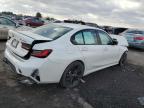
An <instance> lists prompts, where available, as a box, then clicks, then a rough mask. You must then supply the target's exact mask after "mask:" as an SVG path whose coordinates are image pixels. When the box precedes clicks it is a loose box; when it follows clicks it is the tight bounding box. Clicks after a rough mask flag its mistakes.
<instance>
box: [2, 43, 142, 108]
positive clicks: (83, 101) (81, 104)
mask: <svg viewBox="0 0 144 108" xmlns="http://www.w3.org/2000/svg"><path fill="white" fill-rule="evenodd" d="M4 48H5V41H0V108H26V107H27V108H40V107H41V108H47V107H49V108H143V106H142V103H140V102H139V100H138V98H139V97H140V98H141V97H144V62H143V61H144V56H143V55H144V52H143V51H141V50H137V49H129V53H128V63H127V64H126V65H125V66H124V67H123V68H121V67H119V66H113V67H110V68H107V69H104V70H101V71H98V72H95V73H93V74H90V75H88V76H86V77H85V78H84V80H85V81H86V83H82V84H80V86H79V87H77V88H74V89H62V88H60V87H59V86H58V84H47V85H33V86H26V85H22V84H19V83H18V82H17V76H16V75H15V74H14V73H12V72H11V70H10V69H9V67H8V66H7V65H5V64H4V63H3V61H2V59H3V53H4Z"/></svg>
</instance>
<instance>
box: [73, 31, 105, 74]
mask: <svg viewBox="0 0 144 108" xmlns="http://www.w3.org/2000/svg"><path fill="white" fill-rule="evenodd" d="M73 40H74V41H73V42H74V43H75V44H76V45H77V46H78V48H79V50H80V52H81V54H82V55H83V57H84V61H85V74H89V73H91V72H94V71H96V70H98V69H100V68H101V67H102V65H103V62H102V59H103V50H102V49H101V48H100V47H99V40H98V38H97V34H96V31H95V30H93V29H88V30H82V31H80V32H78V33H76V34H75V35H74V39H73Z"/></svg>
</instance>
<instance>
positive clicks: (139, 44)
mask: <svg viewBox="0 0 144 108" xmlns="http://www.w3.org/2000/svg"><path fill="white" fill-rule="evenodd" d="M120 35H121V36H124V37H125V38H126V39H127V41H128V43H129V46H130V47H134V48H140V49H144V30H137V29H135V30H134V29H128V30H126V31H124V32H123V33H121V34H120Z"/></svg>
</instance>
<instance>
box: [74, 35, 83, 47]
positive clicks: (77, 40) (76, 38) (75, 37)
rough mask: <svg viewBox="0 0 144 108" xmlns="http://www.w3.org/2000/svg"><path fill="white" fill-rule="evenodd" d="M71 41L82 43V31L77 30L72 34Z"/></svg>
mask: <svg viewBox="0 0 144 108" xmlns="http://www.w3.org/2000/svg"><path fill="white" fill-rule="evenodd" d="M73 42H74V43H75V44H80V45H83V44H84V40H83V35H82V32H79V33H77V34H76V35H75V36H74V39H73Z"/></svg>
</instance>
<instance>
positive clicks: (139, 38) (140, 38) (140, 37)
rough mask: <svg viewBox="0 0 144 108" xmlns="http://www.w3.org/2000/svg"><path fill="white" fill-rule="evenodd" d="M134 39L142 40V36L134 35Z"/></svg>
mask: <svg viewBox="0 0 144 108" xmlns="http://www.w3.org/2000/svg"><path fill="white" fill-rule="evenodd" d="M134 40H144V37H142V36H139V37H135V38H134Z"/></svg>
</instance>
